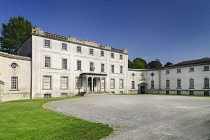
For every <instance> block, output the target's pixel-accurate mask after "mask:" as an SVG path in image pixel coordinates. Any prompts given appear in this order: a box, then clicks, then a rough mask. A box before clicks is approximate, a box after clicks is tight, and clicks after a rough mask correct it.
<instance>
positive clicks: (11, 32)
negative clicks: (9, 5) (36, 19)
mask: <svg viewBox="0 0 210 140" xmlns="http://www.w3.org/2000/svg"><path fill="white" fill-rule="evenodd" d="M32 28H33V26H32V24H31V22H30V21H28V20H27V19H24V17H22V16H18V17H11V18H10V19H9V22H8V23H7V24H5V23H3V24H2V29H1V31H0V32H1V37H0V45H1V46H0V51H4V52H7V53H14V52H15V51H16V50H17V48H18V47H20V45H21V44H22V43H23V41H24V40H25V39H26V38H27V37H28V35H29V34H30V33H31V30H32Z"/></svg>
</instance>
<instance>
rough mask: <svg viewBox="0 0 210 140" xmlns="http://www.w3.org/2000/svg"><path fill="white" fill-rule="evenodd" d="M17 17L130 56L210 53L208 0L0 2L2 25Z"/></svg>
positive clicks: (147, 57) (187, 57) (165, 59)
mask: <svg viewBox="0 0 210 140" xmlns="http://www.w3.org/2000/svg"><path fill="white" fill-rule="evenodd" d="M18 15H21V16H23V17H25V18H26V19H28V20H29V21H31V22H32V24H33V25H36V26H37V27H39V28H42V29H43V30H44V31H47V32H51V33H55V34H59V35H64V36H69V35H70V36H75V37H76V38H78V39H87V40H92V41H96V42H98V43H99V44H102V45H107V44H108V45H110V46H111V47H114V48H119V49H127V50H128V51H129V59H131V60H132V59H134V58H136V57H140V58H143V59H145V60H146V61H147V62H150V61H152V60H155V59H160V60H161V62H162V63H163V64H165V63H166V62H168V61H169V62H172V63H177V62H180V61H185V60H191V59H198V58H203V57H210V53H209V52H210V0H27V1H25V0H1V1H0V24H2V23H7V22H8V20H9V18H10V17H13V16H18Z"/></svg>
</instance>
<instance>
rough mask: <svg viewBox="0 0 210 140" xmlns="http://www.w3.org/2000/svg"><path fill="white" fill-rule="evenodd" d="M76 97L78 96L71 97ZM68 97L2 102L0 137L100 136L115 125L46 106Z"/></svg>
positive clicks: (86, 139)
mask: <svg viewBox="0 0 210 140" xmlns="http://www.w3.org/2000/svg"><path fill="white" fill-rule="evenodd" d="M69 98H75V97H69ZM61 99H67V98H48V99H29V100H16V101H9V102H4V103H0V139H1V140H29V139H33V140H72V139H73V140H98V139H100V138H103V137H106V136H108V135H110V134H111V133H112V132H113V128H111V127H109V126H108V125H104V124H101V123H92V122H88V121H85V120H82V119H79V118H76V117H69V116H65V115H62V114H59V113H56V112H54V111H51V110H48V109H44V108H43V107H42V105H43V104H45V103H47V102H49V101H56V100H61Z"/></svg>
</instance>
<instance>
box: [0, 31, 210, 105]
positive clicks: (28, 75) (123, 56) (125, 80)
mask: <svg viewBox="0 0 210 140" xmlns="http://www.w3.org/2000/svg"><path fill="white" fill-rule="evenodd" d="M0 67H1V69H0V101H8V100H15V99H29V98H50V97H64V96H72V95H76V94H80V93H86V94H88V93H99V94H100V93H113V94H126V93H142V94H144V93H153V94H194V95H209V92H210V89H209V78H210V71H209V67H210V58H206V59H200V60H193V61H189V62H188V61H185V62H181V63H178V64H176V65H173V66H170V67H165V68H159V69H140V70H138V69H128V51H127V50H126V49H124V50H120V49H116V48H112V47H110V46H109V45H100V44H98V43H97V42H93V41H89V40H79V39H77V38H75V37H73V36H69V37H65V36H61V35H56V34H52V33H48V32H44V31H42V30H41V29H40V28H35V29H33V31H32V34H31V35H30V36H29V37H28V38H27V40H26V41H25V42H24V43H23V44H22V46H21V47H20V48H19V49H18V50H17V55H11V54H6V53H2V52H0ZM178 69H179V70H178ZM180 71H181V72H180Z"/></svg>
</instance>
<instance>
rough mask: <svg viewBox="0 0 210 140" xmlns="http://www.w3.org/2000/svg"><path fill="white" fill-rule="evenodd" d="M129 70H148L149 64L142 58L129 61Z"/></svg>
mask: <svg viewBox="0 0 210 140" xmlns="http://www.w3.org/2000/svg"><path fill="white" fill-rule="evenodd" d="M128 68H133V69H146V68H147V62H146V61H145V60H144V59H142V58H135V59H134V60H133V61H130V60H128Z"/></svg>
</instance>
